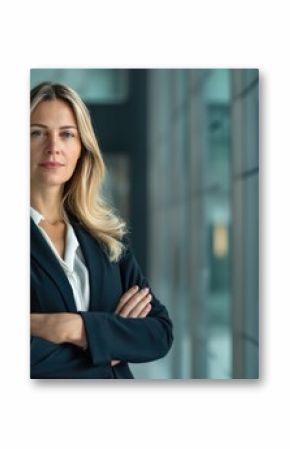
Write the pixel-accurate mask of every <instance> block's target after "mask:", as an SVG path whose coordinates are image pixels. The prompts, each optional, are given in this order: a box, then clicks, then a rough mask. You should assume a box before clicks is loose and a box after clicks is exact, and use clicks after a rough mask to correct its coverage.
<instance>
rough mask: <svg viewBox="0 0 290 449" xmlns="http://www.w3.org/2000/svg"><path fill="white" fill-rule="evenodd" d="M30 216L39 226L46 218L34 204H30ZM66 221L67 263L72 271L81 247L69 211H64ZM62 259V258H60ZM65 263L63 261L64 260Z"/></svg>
mask: <svg viewBox="0 0 290 449" xmlns="http://www.w3.org/2000/svg"><path fill="white" fill-rule="evenodd" d="M30 216H31V218H32V219H33V221H34V223H35V224H36V225H37V226H38V227H40V226H39V223H40V222H41V220H44V216H43V215H42V214H41V213H40V212H38V211H37V210H36V209H34V208H33V207H32V206H30ZM64 221H65V222H66V224H67V232H66V242H65V260H64V261H65V263H66V265H67V266H68V267H69V269H70V270H71V271H73V270H74V260H75V253H76V251H77V249H78V247H79V242H78V239H77V238H76V235H75V232H74V229H73V227H72V226H71V224H70V222H69V218H68V215H67V213H66V212H65V211H64ZM60 260H61V261H62V259H60ZM62 263H63V261H62Z"/></svg>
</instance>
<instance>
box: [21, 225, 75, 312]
mask: <svg viewBox="0 0 290 449" xmlns="http://www.w3.org/2000/svg"><path fill="white" fill-rule="evenodd" d="M30 245H31V257H33V258H34V259H36V260H37V262H38V263H39V264H40V265H41V266H42V268H43V269H44V270H45V271H46V273H47V274H48V275H49V277H50V278H51V279H52V280H53V282H54V283H55V284H56V286H57V287H58V288H59V290H60V292H61V295H62V298H63V301H64V304H65V306H66V309H67V310H68V311H69V312H76V311H77V309H76V305H75V301H74V296H73V291H72V288H71V285H70V283H69V281H68V279H67V277H66V275H65V273H64V271H63V269H62V267H61V266H60V264H59V262H58V260H57V259H56V257H55V255H54V254H53V252H52V249H51V248H50V246H49V244H48V243H47V241H46V240H45V238H44V237H43V235H42V234H41V232H40V230H39V229H38V227H37V226H36V224H35V223H34V221H33V219H32V218H30Z"/></svg>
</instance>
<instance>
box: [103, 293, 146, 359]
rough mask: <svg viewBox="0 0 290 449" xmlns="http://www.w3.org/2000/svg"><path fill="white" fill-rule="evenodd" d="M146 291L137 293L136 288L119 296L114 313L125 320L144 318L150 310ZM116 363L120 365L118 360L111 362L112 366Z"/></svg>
mask: <svg viewBox="0 0 290 449" xmlns="http://www.w3.org/2000/svg"><path fill="white" fill-rule="evenodd" d="M148 291H149V290H146V289H142V290H140V291H139V287H138V286H134V287H133V288H130V290H128V291H127V292H126V293H124V295H122V296H121V298H120V301H119V304H118V306H117V308H116V310H115V313H116V314H117V315H120V316H122V317H125V318H145V317H146V316H147V315H148V313H149V312H150V310H151V304H149V302H150V301H151V299H152V295H151V294H148ZM118 363H120V360H112V361H111V365H112V366H115V365H117V364H118Z"/></svg>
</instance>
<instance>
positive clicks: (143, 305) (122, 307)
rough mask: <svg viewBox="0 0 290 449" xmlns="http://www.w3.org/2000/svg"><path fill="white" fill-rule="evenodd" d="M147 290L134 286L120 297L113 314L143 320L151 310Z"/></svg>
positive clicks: (150, 296)
mask: <svg viewBox="0 0 290 449" xmlns="http://www.w3.org/2000/svg"><path fill="white" fill-rule="evenodd" d="M151 299H152V295H151V294H150V293H149V289H148V288H145V289H142V290H139V287H138V286H137V285H136V286H134V287H132V288H130V290H128V291H127V292H126V293H124V295H122V296H121V298H120V301H119V304H118V306H117V308H116V310H115V313H116V314H118V315H120V316H122V317H125V318H145V317H146V316H147V315H148V313H149V312H150V310H151V304H149V303H150V301H151Z"/></svg>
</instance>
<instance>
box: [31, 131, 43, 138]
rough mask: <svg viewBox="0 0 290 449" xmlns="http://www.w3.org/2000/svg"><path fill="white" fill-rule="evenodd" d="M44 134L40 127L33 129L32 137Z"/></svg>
mask: <svg viewBox="0 0 290 449" xmlns="http://www.w3.org/2000/svg"><path fill="white" fill-rule="evenodd" d="M41 135H42V131H41V130H40V129H35V130H34V131H31V137H39V136H41Z"/></svg>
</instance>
